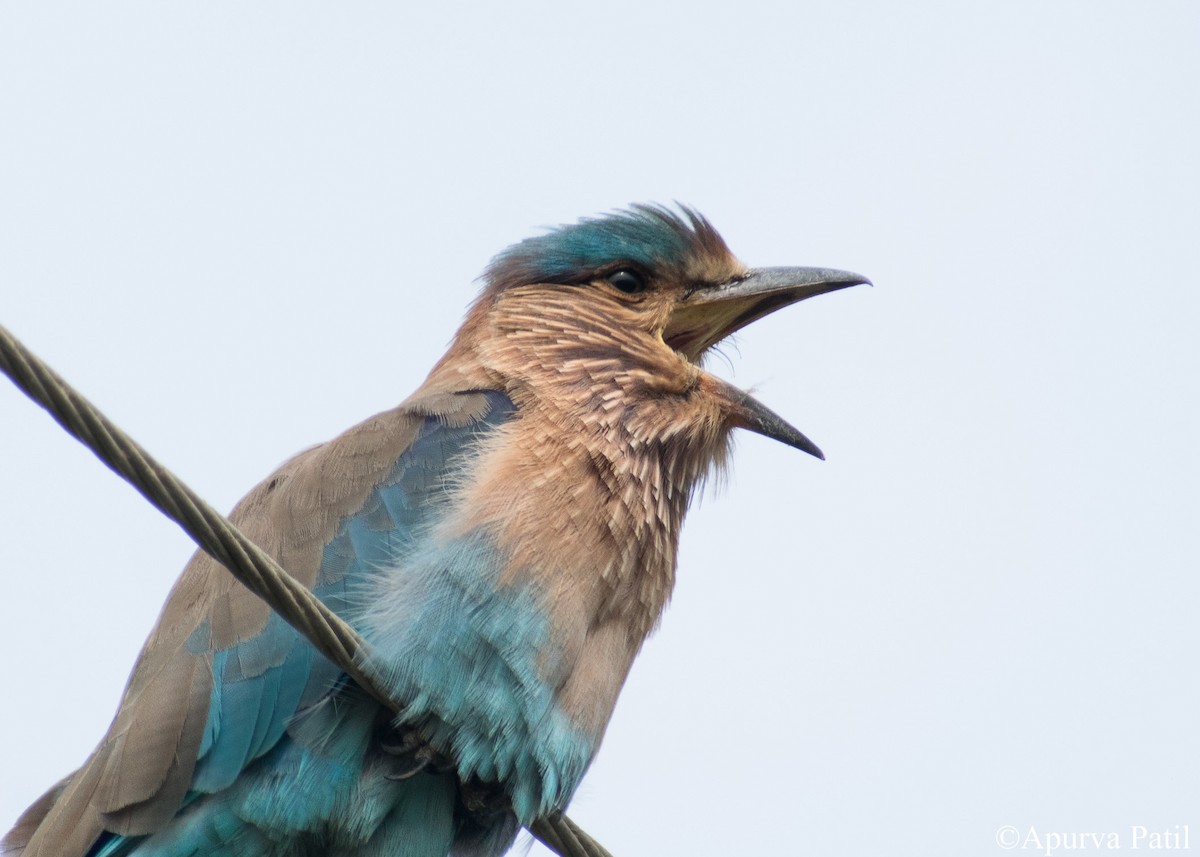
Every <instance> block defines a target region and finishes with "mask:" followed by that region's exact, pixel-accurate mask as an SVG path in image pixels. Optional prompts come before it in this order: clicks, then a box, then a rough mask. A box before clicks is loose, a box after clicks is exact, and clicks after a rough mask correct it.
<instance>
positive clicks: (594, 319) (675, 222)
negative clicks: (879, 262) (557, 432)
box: [460, 205, 869, 457]
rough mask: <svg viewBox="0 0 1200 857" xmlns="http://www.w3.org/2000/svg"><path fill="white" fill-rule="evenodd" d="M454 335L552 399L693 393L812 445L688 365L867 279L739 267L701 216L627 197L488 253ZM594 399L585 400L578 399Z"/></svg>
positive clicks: (727, 415)
mask: <svg viewBox="0 0 1200 857" xmlns="http://www.w3.org/2000/svg"><path fill="white" fill-rule="evenodd" d="M485 281H486V288H485V290H484V292H483V294H482V295H481V297H480V299H479V301H478V302H477V303H476V305H475V307H474V308H473V310H472V312H471V314H470V316H469V318H468V321H467V324H466V325H465V326H464V328H463V331H462V332H461V333H460V340H461V339H463V338H464V337H467V338H470V339H473V340H474V341H475V345H476V350H477V351H483V352H486V355H487V356H486V358H485V360H484V362H485V363H486V364H487V365H489V368H491V369H492V370H493V371H496V372H497V374H499V375H501V376H503V378H504V379H505V381H506V382H507V383H508V384H509V386H510V387H511V386H513V385H514V384H516V385H517V386H520V384H521V383H522V381H525V382H530V383H534V384H536V383H537V379H538V378H544V379H553V382H554V384H555V389H556V395H559V396H566V397H568V398H570V397H571V396H572V395H573V393H572V391H577V393H578V395H579V396H580V397H582V398H581V402H582V399H583V398H589V397H590V398H593V399H594V397H595V396H596V394H597V387H598V386H602V385H598V381H599V380H600V379H602V378H609V379H616V380H618V381H619V382H620V384H621V387H622V390H623V392H626V393H630V394H631V395H635V396H638V395H640V396H645V397H649V398H653V399H655V400H657V401H662V400H663V398H664V397H671V396H691V395H692V394H693V393H694V392H695V391H697V390H699V391H700V392H702V393H703V394H704V395H705V398H706V399H707V400H709V401H711V402H715V403H716V404H717V405H718V406H719V408H720V412H721V414H722V415H723V416H724V419H725V421H726V424H727V425H728V426H729V427H741V428H746V429H749V430H751V431H754V432H757V433H759V434H763V435H766V436H768V437H772V438H775V439H776V440H779V441H782V442H783V443H786V444H788V445H790V446H794V447H796V448H797V449H801V450H804V451H805V452H809V453H811V454H813V455H816V456H818V457H823V456H822V455H821V451H820V450H819V449H818V448H817V447H816V446H815V445H814V444H813V443H812V442H811V441H810V440H808V438H806V437H805V436H804V435H803V434H801V433H800V432H799V431H798V430H796V429H795V428H793V427H792V426H791V425H789V424H788V423H787V422H785V421H784V420H783V419H782V418H780V417H779V416H777V415H776V414H774V413H773V412H772V411H770V410H768V409H767V408H766V407H765V406H763V405H762V404H760V403H759V402H758V401H757V400H755V399H754V398H753V397H751V396H750V395H749V394H747V393H745V392H743V391H741V390H738V389H737V388H735V387H733V386H732V385H730V384H728V383H727V382H725V381H722V380H720V379H718V378H716V377H714V376H712V375H710V374H708V373H706V372H703V371H702V370H701V369H700V363H701V361H702V359H703V357H704V356H705V354H706V353H707V352H708V350H709V349H710V348H712V347H713V346H714V345H716V344H717V343H718V342H720V341H721V340H722V339H724V338H725V337H727V336H729V335H730V334H731V333H733V332H734V331H737V330H739V329H741V328H742V327H745V326H746V325H748V324H750V323H751V322H753V321H755V320H757V319H759V318H762V317H763V316H765V315H768V314H769V313H771V312H774V311H775V310H777V309H779V308H781V307H784V306H787V305H788V304H792V303H796V302H797V301H801V300H804V299H806V298H810V297H814V296H816V295H820V294H824V293H826V292H831V291H835V290H837V289H842V288H846V287H847V286H853V285H857V284H860V283H868V282H869V280H867V278H866V277H863V276H860V275H859V274H852V273H848V272H846V271H838V270H832V269H827V268H747V267H746V266H745V265H743V264H742V263H741V262H740V261H738V259H737V258H736V257H735V256H734V255H733V254H732V253H731V252H730V251H729V248H728V247H727V246H726V245H725V241H724V240H723V239H722V238H721V236H720V235H719V234H718V233H717V231H716V230H715V229H714V228H713V227H712V225H711V224H710V223H709V222H708V221H707V220H706V219H704V218H703V217H702V216H701V215H699V214H698V213H696V212H695V211H693V210H691V209H689V208H681V212H680V213H677V212H675V211H673V210H670V209H667V208H662V207H659V206H651V205H635V206H632V207H631V208H630V209H628V210H626V211H620V212H617V213H614V214H609V215H605V216H602V217H595V218H588V219H584V220H581V221H579V222H578V223H575V224H571V225H568V226H562V227H558V228H556V229H553V230H551V231H549V232H548V233H546V234H544V235H540V236H537V237H534V238H528V239H526V240H524V241H522V242H520V243H518V244H515V245H513V246H512V247H510V248H508V249H507V250H505V251H504V252H502V253H500V254H499V255H498V256H497V257H496V258H495V259H494V260H493V261H492V263H491V265H490V266H489V267H488V269H487V272H486V274H485ZM598 404H599V403H597V402H595V401H589V402H588V403H586V406H588V407H593V406H597V405H598Z"/></svg>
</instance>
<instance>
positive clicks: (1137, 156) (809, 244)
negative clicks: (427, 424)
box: [0, 0, 1200, 857]
mask: <svg viewBox="0 0 1200 857" xmlns="http://www.w3.org/2000/svg"><path fill="white" fill-rule="evenodd" d="M418 5H419V6H420V7H421V8H419V9H417V8H412V7H416V6H418ZM435 7H436V8H435ZM1198 41H1200V6H1198V5H1197V4H1196V3H1194V2H1153V0H1148V1H1147V2H1141V3H1115V2H1095V0H1089V2H1054V0H1051V1H1050V2H1025V3H1022V2H1012V3H991V4H986V3H952V2H944V3H933V2H911V3H884V2H879V3H853V2H850V3H836V4H835V3H820V4H815V3H814V4H802V3H788V4H784V3H761V2H738V3H732V2H720V3H716V2H712V3H684V2H676V3H668V2H646V0H638V1H637V2H605V3H592V4H588V5H587V6H579V7H575V6H573V5H572V4H566V3H562V2H544V3H529V2H515V3H512V2H509V3H502V4H501V3H495V4H484V3H477V4H463V3H460V4H454V3H441V4H432V3H428V4H408V3H393V4H384V3H358V4H316V3H221V2H215V3H145V4H133V3H109V4H82V3H37V2H13V3H5V4H3V6H0V323H2V324H4V325H6V326H8V327H9V328H10V329H11V330H12V331H14V332H15V333H16V334H17V335H18V336H20V337H21V338H23V339H24V341H25V342H26V343H27V344H28V345H29V346H30V347H31V348H33V349H34V350H35V351H37V352H38V353H40V354H41V355H42V356H43V357H44V358H46V359H47V360H48V361H49V362H50V363H51V364H52V365H53V366H55V367H56V368H57V369H58V370H59V371H60V372H61V373H62V374H63V375H65V376H66V377H67V378H68V379H69V380H70V381H72V382H73V383H74V384H76V385H77V386H78V387H79V388H80V389H81V390H82V391H83V392H84V393H85V394H86V395H88V396H90V397H91V398H92V399H93V400H94V401H95V402H96V403H97V404H98V405H99V406H100V407H102V408H103V409H104V410H106V411H107V413H108V414H109V415H110V416H111V417H113V418H114V419H115V420H116V421H117V422H118V423H119V424H121V425H122V426H123V427H124V428H126V429H127V430H128V431H130V432H131V433H132V434H133V435H134V436H135V437H136V438H138V439H139V440H140V441H142V442H143V443H144V444H145V445H146V446H147V447H148V448H149V449H150V450H151V451H152V452H153V453H155V454H156V455H158V456H159V457H160V458H161V459H162V461H163V462H164V463H166V464H167V465H168V466H170V467H172V468H174V469H175V470H176V472H177V473H178V474H179V475H180V476H182V477H183V478H184V479H185V480H187V481H188V482H190V483H191V484H192V485H193V486H194V487H195V488H196V489H197V490H198V491H199V492H200V493H201V494H202V495H203V496H205V497H206V498H208V499H209V500H210V501H211V502H212V503H213V504H214V505H216V506H217V507H219V508H222V509H228V508H229V507H230V506H231V505H232V504H233V503H234V502H235V501H236V500H237V498H238V497H239V496H240V495H241V494H242V493H243V492H244V491H245V490H247V489H248V488H249V487H250V486H251V485H252V484H253V483H255V482H256V481H258V479H260V478H261V477H262V476H263V475H265V474H266V473H267V472H269V471H270V470H271V469H272V468H273V467H274V466H275V465H276V464H277V463H278V462H279V461H281V460H282V459H284V458H285V457H287V456H289V455H290V454H291V453H293V452H295V451H296V450H297V449H299V448H301V447H303V446H306V445H308V444H311V443H314V442H316V441H319V440H322V439H325V438H328V437H330V436H332V435H334V434H336V433H337V432H339V431H340V430H341V429H343V428H345V427H347V426H349V425H350V424H352V423H354V422H357V421H358V420H360V419H362V418H364V417H366V416H367V415H369V414H371V413H374V412H376V411H378V410H382V409H384V408H387V407H390V406H392V405H393V404H395V403H396V402H398V401H399V400H400V399H402V398H403V397H404V396H405V395H406V394H407V393H408V392H409V391H411V390H412V389H413V388H414V387H415V386H416V385H417V384H418V383H419V382H420V380H421V379H422V378H423V377H424V374H425V372H426V371H427V370H428V369H429V367H430V366H431V365H432V363H433V361H434V360H435V359H436V357H437V356H438V355H439V354H440V353H441V350H442V349H443V348H444V346H445V344H446V342H447V341H448V340H449V337H450V335H451V334H452V332H453V330H454V328H455V326H456V324H457V322H458V319H459V318H460V317H461V314H462V311H463V308H464V307H465V306H466V304H467V303H468V302H469V301H470V300H471V298H472V296H473V294H474V292H475V290H476V284H475V283H473V278H475V277H476V276H477V275H478V274H479V272H480V271H481V270H482V269H483V267H484V266H485V265H486V263H487V261H488V259H489V258H490V256H491V255H492V254H493V253H495V252H497V251H498V250H500V249H502V248H503V247H504V246H506V245H507V244H509V243H511V242H513V241H515V240H518V239H520V238H523V237H525V236H527V235H529V234H534V233H535V232H536V231H537V230H538V228H539V227H541V226H544V225H550V224H555V223H560V222H564V221H571V220H574V219H575V218H577V217H579V216H582V215H589V214H595V213H598V212H602V211H606V210H610V209H612V208H614V207H618V206H621V205H624V204H627V203H629V202H631V201H659V202H670V201H671V200H680V201H683V202H686V203H689V204H692V205H695V206H696V207H698V208H699V209H700V210H701V211H703V212H704V213H706V214H707V215H708V216H709V217H710V218H711V219H712V220H713V222H714V223H715V224H716V225H717V227H718V228H719V229H721V231H722V232H723V234H724V235H725V237H726V239H727V240H728V242H729V244H730V246H731V247H732V248H733V249H734V251H735V252H736V253H738V254H739V255H740V256H741V258H742V259H743V260H745V261H746V262H747V263H749V264H752V265H754V264H758V265H767V264H775V265H778V264H813V265H827V266H835V267H841V268H848V269H851V270H856V271H861V272H862V273H865V274H867V275H869V276H870V277H872V278H873V279H874V280H875V282H876V283H877V287H876V288H875V289H867V288H859V289H854V290H850V291H847V292H841V293H838V294H836V295H832V296H828V297H824V298H821V299H819V300H815V301H812V302H810V303H807V304H803V305H801V306H798V307H794V308H791V309H789V310H785V311H783V312H781V313H779V314H778V315H776V316H773V317H771V318H770V319H767V320H765V321H762V322H760V323H758V324H756V325H754V327H753V328H752V329H749V330H747V331H745V332H744V333H743V334H741V335H740V336H739V337H738V340H737V342H736V343H735V344H734V345H732V346H727V347H725V348H724V349H723V350H724V352H725V354H726V355H728V360H722V359H716V360H713V361H712V363H711V367H712V368H713V369H714V371H716V372H718V373H719V374H722V375H725V376H727V377H730V378H731V379H733V380H734V381H735V382H736V383H738V384H740V385H743V386H754V387H756V389H757V390H758V393H759V395H760V397H761V398H762V399H763V400H764V401H765V402H766V403H767V404H768V405H770V406H771V407H772V408H774V409H775V410H777V411H779V412H780V413H781V414H783V415H784V416H786V417H788V418H789V419H791V420H792V421H793V422H795V423H796V425H797V426H798V427H799V428H801V429H802V430H804V431H805V432H806V433H808V434H810V435H811V436H812V437H813V438H814V439H815V440H816V441H817V442H818V443H819V444H820V445H821V446H823V447H824V449H825V451H826V453H827V455H828V457H829V461H828V462H827V463H824V464H822V463H821V462H818V461H816V460H814V459H811V458H808V457H806V456H804V455H801V454H799V453H796V452H794V451H792V450H788V449H786V448H784V447H782V446H779V445H777V444H773V443H771V442H769V441H765V440H763V439H761V438H757V437H751V436H746V437H743V438H741V439H740V442H739V449H738V452H737V455H736V460H735V463H734V468H733V475H732V478H731V479H730V480H729V482H730V484H729V485H728V486H727V487H726V488H724V489H723V490H721V491H716V492H713V491H710V492H708V494H707V495H706V496H705V498H704V500H703V502H702V503H701V504H700V505H699V506H698V508H696V509H694V510H693V513H692V515H691V518H690V520H689V522H688V526H687V527H686V528H685V532H684V543H683V548H682V555H681V559H680V574H679V585H678V588H677V591H676V596H675V599H674V602H673V604H672V605H671V607H670V608H669V610H668V612H667V615H666V618H665V621H664V622H663V626H662V628H661V630H660V632H659V633H658V635H657V636H656V637H655V638H654V639H653V640H652V641H651V642H650V643H649V644H648V645H647V647H646V649H645V651H644V653H643V656H642V658H641V660H640V662H639V663H638V665H637V666H636V667H635V669H634V672H633V675H632V677H631V678H630V680H629V683H628V685H627V687H626V690H625V693H624V696H623V698H622V701H621V704H620V705H619V707H618V710H617V713H616V716H615V718H614V720H613V723H612V726H611V728H610V730H609V734H608V737H607V739H606V743H605V746H604V748H603V750H602V751H601V753H600V756H599V758H598V760H597V762H596V763H595V765H594V766H593V768H592V771H591V773H590V774H589V776H588V777H587V779H586V781H585V782H584V784H583V786H582V788H581V789H580V791H579V793H578V795H577V797H576V800H575V802H574V804H573V806H572V815H573V817H574V818H575V819H576V820H577V821H579V822H580V823H581V824H582V825H583V826H584V827H585V828H586V829H588V830H589V831H590V832H591V833H593V834H594V835H595V836H597V838H599V839H600V840H601V841H602V842H603V843H604V844H605V845H606V846H607V847H609V848H610V849H611V850H612V851H613V852H614V854H616V855H617V857H633V855H661V854H696V855H738V854H791V853H797V854H849V855H877V854H895V855H908V854H912V855H918V854H919V855H954V857H959V855H979V854H983V855H987V854H999V853H1002V852H1001V851H1000V849H999V848H998V847H997V845H996V842H995V833H996V830H997V828H999V827H1001V826H1002V825H1014V826H1015V827H1017V828H1018V829H1019V830H1021V831H1025V830H1027V829H1028V828H1029V827H1030V826H1033V827H1035V828H1036V829H1037V830H1039V831H1068V830H1082V831H1100V832H1108V831H1117V832H1119V833H1120V834H1121V837H1122V845H1123V847H1125V848H1128V847H1129V844H1130V842H1129V826H1130V825H1135V824H1136V825H1145V826H1147V827H1151V828H1153V827H1157V828H1160V829H1161V828H1165V829H1168V830H1170V829H1173V826H1174V825H1182V824H1190V825H1191V839H1192V841H1193V843H1195V844H1194V845H1193V847H1200V810H1198V809H1197V807H1198V806H1200V782H1198V780H1197V759H1198V758H1200V728H1198V727H1197V713H1198V704H1200V695H1198V693H1197V680H1198V678H1200V665H1198V663H1197V657H1196V652H1197V647H1198V644H1200V633H1198V631H1197V609H1198V596H1200V584H1198V582H1197V570H1198V562H1197V559H1198V554H1200V549H1198V548H1200V546H1198V544H1197V542H1198V539H1197V527H1196V518H1197V514H1196V513H1197V511H1198V508H1197V507H1198V503H1197V487H1196V486H1197V479H1198V477H1200V456H1198V454H1197V451H1196V450H1197V437H1198V435H1200V409H1198V406H1197V380H1196V376H1197V371H1198V370H1200V345H1198V344H1197V327H1198V323H1200V277H1198V276H1197V268H1198V263H1197V243H1198V242H1197V239H1198V237H1200V205H1198V203H1197V195H1198V192H1200V167H1198V164H1200V127H1198V124H1197V123H1198V118H1197V117H1198V112H1200V60H1198V59H1197V56H1198V55H1200V51H1198V50H1197V44H1198ZM0 441H2V444H0V574H2V578H0V579H2V580H3V596H2V597H0V645H2V646H3V661H2V664H3V676H4V686H5V688H6V694H5V700H4V704H3V706H2V708H0V725H2V727H3V728H2V729H0V766H2V769H3V775H2V776H0V826H6V825H7V823H8V822H9V821H11V820H12V819H14V818H15V817H16V815H17V814H18V813H19V811H20V810H21V809H22V808H23V807H24V806H25V805H26V804H27V803H29V802H30V801H31V800H32V799H34V798H35V797H36V796H37V795H38V794H40V792H41V791H42V789H43V788H45V787H46V786H48V785H49V784H50V783H51V782H53V781H54V780H56V779H58V778H59V777H60V776H62V775H63V774H65V773H66V772H67V771H69V770H71V769H72V768H73V767H75V766H76V765H78V764H79V763H80V762H81V761H82V760H83V759H84V758H85V756H86V755H87V753H88V751H89V750H90V748H91V747H92V746H93V745H94V743H95V742H96V741H97V740H98V739H99V737H100V736H101V735H102V733H103V731H104V729H105V727H106V725H107V723H108V721H109V718H110V717H111V715H112V712H113V710H114V708H115V705H116V702H117V699H118V696H119V693H120V690H121V687H122V685H123V683H124V680H125V677H126V674H127V671H128V669H129V667H130V665H131V663H132V661H133V658H134V656H135V654H136V652H137V649H138V648H139V646H140V644H141V642H142V640H143V638H144V636H145V634H146V633H147V632H148V630H149V628H150V626H151V624H152V622H153V619H154V617H155V615H156V613H157V610H158V607H159V605H160V603H161V601H162V599H163V597H164V595H165V593H166V591H167V588H168V587H169V585H170V584H171V582H172V580H173V579H174V577H175V575H176V574H177V573H178V570H179V569H180V568H181V567H182V565H183V563H184V561H185V560H186V558H187V556H188V555H189V553H190V552H191V546H190V544H189V542H188V541H187V540H186V539H185V537H184V536H183V535H182V534H181V533H180V532H179V531H178V530H177V529H176V528H175V527H174V526H173V525H171V524H169V523H167V522H166V521H165V520H164V519H163V518H161V516H160V515H159V514H158V513H157V512H155V511H154V510H152V509H151V508H150V507H149V506H148V505H147V504H146V503H145V502H144V501H143V500H142V499H141V498H140V497H139V496H137V495H136V494H135V493H134V492H133V491H132V490H131V489H129V488H128V487H126V486H125V485H124V484H123V483H121V482H120V481H119V480H117V479H116V478H115V477H114V476H112V475H111V474H110V473H109V472H108V471H106V470H105V469H104V468H103V467H102V466H100V465H99V464H98V463H97V462H96V461H95V460H94V459H93V458H92V457H91V456H90V455H89V454H88V453H87V452H85V451H84V450H83V449H82V448H81V447H80V446H79V445H78V444H76V443H75V442H74V441H73V440H70V439H69V438H68V437H67V436H66V435H65V434H64V433H63V432H62V431H60V430H59V429H58V427H57V426H56V425H55V424H54V423H52V422H51V421H50V420H49V419H48V418H47V417H46V416H45V415H44V414H43V413H42V412H41V411H40V410H38V409H37V408H35V407H34V406H33V405H32V404H30V403H29V402H28V401H27V400H26V399H24V398H23V397H22V396H21V395H20V394H19V393H17V392H16V391H15V389H14V388H12V387H11V386H9V385H8V384H7V383H3V384H0ZM1143 847H1144V846H1143ZM535 852H537V853H542V852H541V851H540V846H535Z"/></svg>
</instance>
